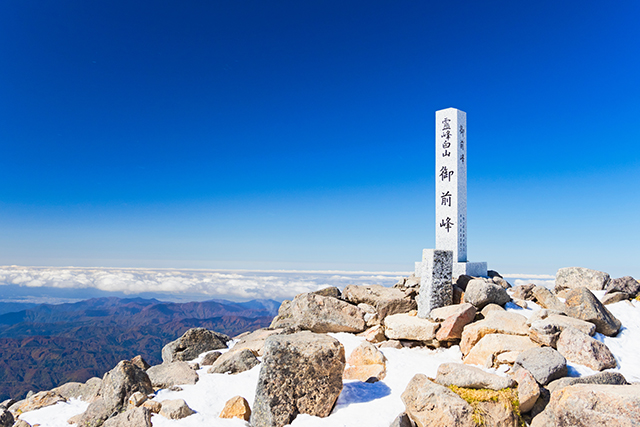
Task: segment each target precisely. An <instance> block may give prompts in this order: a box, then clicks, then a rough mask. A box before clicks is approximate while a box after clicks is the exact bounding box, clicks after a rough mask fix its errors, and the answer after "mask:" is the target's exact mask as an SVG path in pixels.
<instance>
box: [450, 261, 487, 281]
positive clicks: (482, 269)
mask: <svg viewBox="0 0 640 427" xmlns="http://www.w3.org/2000/svg"><path fill="white" fill-rule="evenodd" d="M463 274H466V275H467V276H474V277H487V263H486V262H454V263H453V272H452V276H453V277H454V278H456V277H459V276H462V275H463Z"/></svg>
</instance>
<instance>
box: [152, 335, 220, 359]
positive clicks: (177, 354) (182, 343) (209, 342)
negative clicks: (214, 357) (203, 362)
mask: <svg viewBox="0 0 640 427" xmlns="http://www.w3.org/2000/svg"><path fill="white" fill-rule="evenodd" d="M230 340H231V338H229V337H228V336H227V335H225V334H221V333H219V332H214V331H209V330H207V329H205V328H192V329H189V330H188V331H187V332H185V333H184V334H183V335H182V336H181V337H180V338H178V339H177V340H175V341H172V342H170V343H169V344H167V345H165V346H164V347H163V348H162V361H163V362H164V363H170V362H175V361H179V360H180V361H189V360H193V359H195V358H196V357H198V356H199V355H200V354H202V353H205V352H207V351H211V350H219V349H221V348H227V342H229V341H230Z"/></svg>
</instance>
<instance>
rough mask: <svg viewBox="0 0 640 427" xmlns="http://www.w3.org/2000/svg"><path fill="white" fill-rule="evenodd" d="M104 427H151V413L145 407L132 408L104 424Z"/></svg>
mask: <svg viewBox="0 0 640 427" xmlns="http://www.w3.org/2000/svg"><path fill="white" fill-rule="evenodd" d="M102 426H103V427H151V412H150V411H149V410H148V409H147V408H144V407H141V408H131V409H129V410H127V411H125V412H122V413H120V414H118V415H116V416H115V417H111V418H109V419H108V420H106V421H105V422H104V424H103V425H102Z"/></svg>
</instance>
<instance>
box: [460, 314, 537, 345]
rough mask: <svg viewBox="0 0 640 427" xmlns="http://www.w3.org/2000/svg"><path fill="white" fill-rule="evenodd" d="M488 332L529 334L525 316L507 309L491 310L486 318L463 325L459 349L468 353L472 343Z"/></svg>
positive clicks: (474, 343)
mask: <svg viewBox="0 0 640 427" xmlns="http://www.w3.org/2000/svg"><path fill="white" fill-rule="evenodd" d="M488 334H507V335H523V336H527V335H529V328H528V327H527V318H526V317H524V316H522V315H520V314H517V313H513V312H508V311H492V312H490V313H488V314H487V318H485V319H484V320H481V321H479V322H474V323H471V324H469V325H467V326H465V327H464V329H463V331H462V336H461V337H462V339H461V341H460V351H462V354H464V355H466V354H468V353H469V352H470V351H471V349H472V348H473V346H474V345H476V343H477V342H478V341H480V340H481V339H482V337H484V336H485V335H488Z"/></svg>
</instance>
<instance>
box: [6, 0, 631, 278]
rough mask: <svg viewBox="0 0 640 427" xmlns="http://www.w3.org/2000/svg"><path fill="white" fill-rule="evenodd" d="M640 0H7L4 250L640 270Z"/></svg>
mask: <svg viewBox="0 0 640 427" xmlns="http://www.w3.org/2000/svg"><path fill="white" fill-rule="evenodd" d="M639 19H640V2H637V1H632V0H628V1H624V0H622V1H617V2H613V3H603V2H595V1H567V2H558V1H535V2H520V1H482V2H479V1H464V2H463V1H439V2H433V1H415V0H414V1H376V0H374V1H372V0H367V1H347V2H345V1H298V0H296V1H252V0H248V1H247V0H243V1H210V0H207V1H204V0H203V1H131V0H127V1H120V0H114V1H108V2H93V1H91V2H89V1H84V0H73V1H70V0H57V1H44V0H42V1H35V0H34V1H25V0H3V1H2V2H1V3H0V41H1V43H0V264H3V265H8V264H18V265H50V266H63V265H75V266H127V267H203V268H208V267H210V268H274V269H275V268H294V269H347V270H350V269H367V270H399V271H409V270H412V269H413V262H414V261H418V260H419V258H420V254H421V250H422V248H429V247H433V245H434V228H435V226H434V223H435V220H434V179H435V178H434V144H435V143H434V126H435V124H434V115H435V114H434V113H435V111H436V110H439V109H442V108H447V107H456V108H459V109H461V110H464V111H466V112H467V120H468V131H469V133H468V135H469V139H468V144H469V145H468V148H469V154H468V198H469V205H468V227H469V228H468V236H469V239H468V242H469V258H470V259H471V260H475V261H487V262H488V263H489V267H490V268H494V269H497V270H498V271H501V272H504V273H549V274H554V273H555V271H556V269H557V268H559V267H565V266H572V265H579V266H585V267H591V268H596V269H602V270H605V271H608V272H609V273H611V274H612V275H613V276H621V275H626V274H630V275H635V276H636V277H638V276H640V256H639V255H640V226H639V220H638V218H639V216H640V215H639V213H638V212H639V210H640V200H639V199H640V197H639V196H640V191H639V190H638V182H639V181H640V160H639V158H640V148H639V142H640V126H639V125H640V121H639V119H638V117H639V113H640V25H638V21H639Z"/></svg>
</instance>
